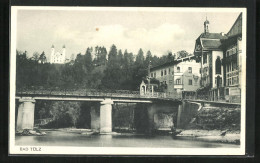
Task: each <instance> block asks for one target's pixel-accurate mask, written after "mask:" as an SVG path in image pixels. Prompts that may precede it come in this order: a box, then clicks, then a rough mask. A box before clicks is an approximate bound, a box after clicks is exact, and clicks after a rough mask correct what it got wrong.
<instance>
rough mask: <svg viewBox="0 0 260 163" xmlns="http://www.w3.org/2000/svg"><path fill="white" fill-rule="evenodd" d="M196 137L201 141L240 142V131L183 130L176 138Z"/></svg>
mask: <svg viewBox="0 0 260 163" xmlns="http://www.w3.org/2000/svg"><path fill="white" fill-rule="evenodd" d="M185 137H188V138H191V137H192V138H194V139H195V140H199V141H209V142H220V143H232V144H240V131H221V130H195V129H194V130H183V131H182V132H181V133H179V134H178V135H176V138H185Z"/></svg>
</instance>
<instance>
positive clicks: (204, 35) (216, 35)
mask: <svg viewBox="0 0 260 163" xmlns="http://www.w3.org/2000/svg"><path fill="white" fill-rule="evenodd" d="M200 38H206V39H221V40H222V39H227V35H225V34H223V35H222V34H221V33H202V34H201V35H200V36H199V37H198V39H200Z"/></svg>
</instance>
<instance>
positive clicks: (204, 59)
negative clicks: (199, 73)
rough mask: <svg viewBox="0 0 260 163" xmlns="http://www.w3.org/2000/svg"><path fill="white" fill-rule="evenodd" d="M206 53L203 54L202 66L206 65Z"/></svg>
mask: <svg viewBox="0 0 260 163" xmlns="http://www.w3.org/2000/svg"><path fill="white" fill-rule="evenodd" d="M207 59H208V58H207V53H204V54H203V64H205V63H207Z"/></svg>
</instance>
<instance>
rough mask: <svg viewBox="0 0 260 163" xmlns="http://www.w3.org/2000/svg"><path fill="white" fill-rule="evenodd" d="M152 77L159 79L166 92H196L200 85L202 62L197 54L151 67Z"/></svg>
mask: <svg viewBox="0 0 260 163" xmlns="http://www.w3.org/2000/svg"><path fill="white" fill-rule="evenodd" d="M150 72H151V74H150V77H151V78H155V79H157V80H159V82H160V86H162V87H163V88H164V92H167V93H170V94H175V93H176V92H177V93H182V92H195V91H196V90H197V89H198V88H199V87H200V63H197V62H196V60H195V56H188V57H185V58H181V59H177V60H174V61H171V62H168V63H165V64H163V65H159V66H156V67H153V68H151V70H150Z"/></svg>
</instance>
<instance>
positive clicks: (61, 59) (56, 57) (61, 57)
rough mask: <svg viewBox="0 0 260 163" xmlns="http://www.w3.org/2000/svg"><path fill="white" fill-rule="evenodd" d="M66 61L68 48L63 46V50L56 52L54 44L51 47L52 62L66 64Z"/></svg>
mask: <svg viewBox="0 0 260 163" xmlns="http://www.w3.org/2000/svg"><path fill="white" fill-rule="evenodd" d="M65 62H66V48H65V45H63V47H62V52H55V49H54V45H52V47H51V59H50V63H51V64H65Z"/></svg>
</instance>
